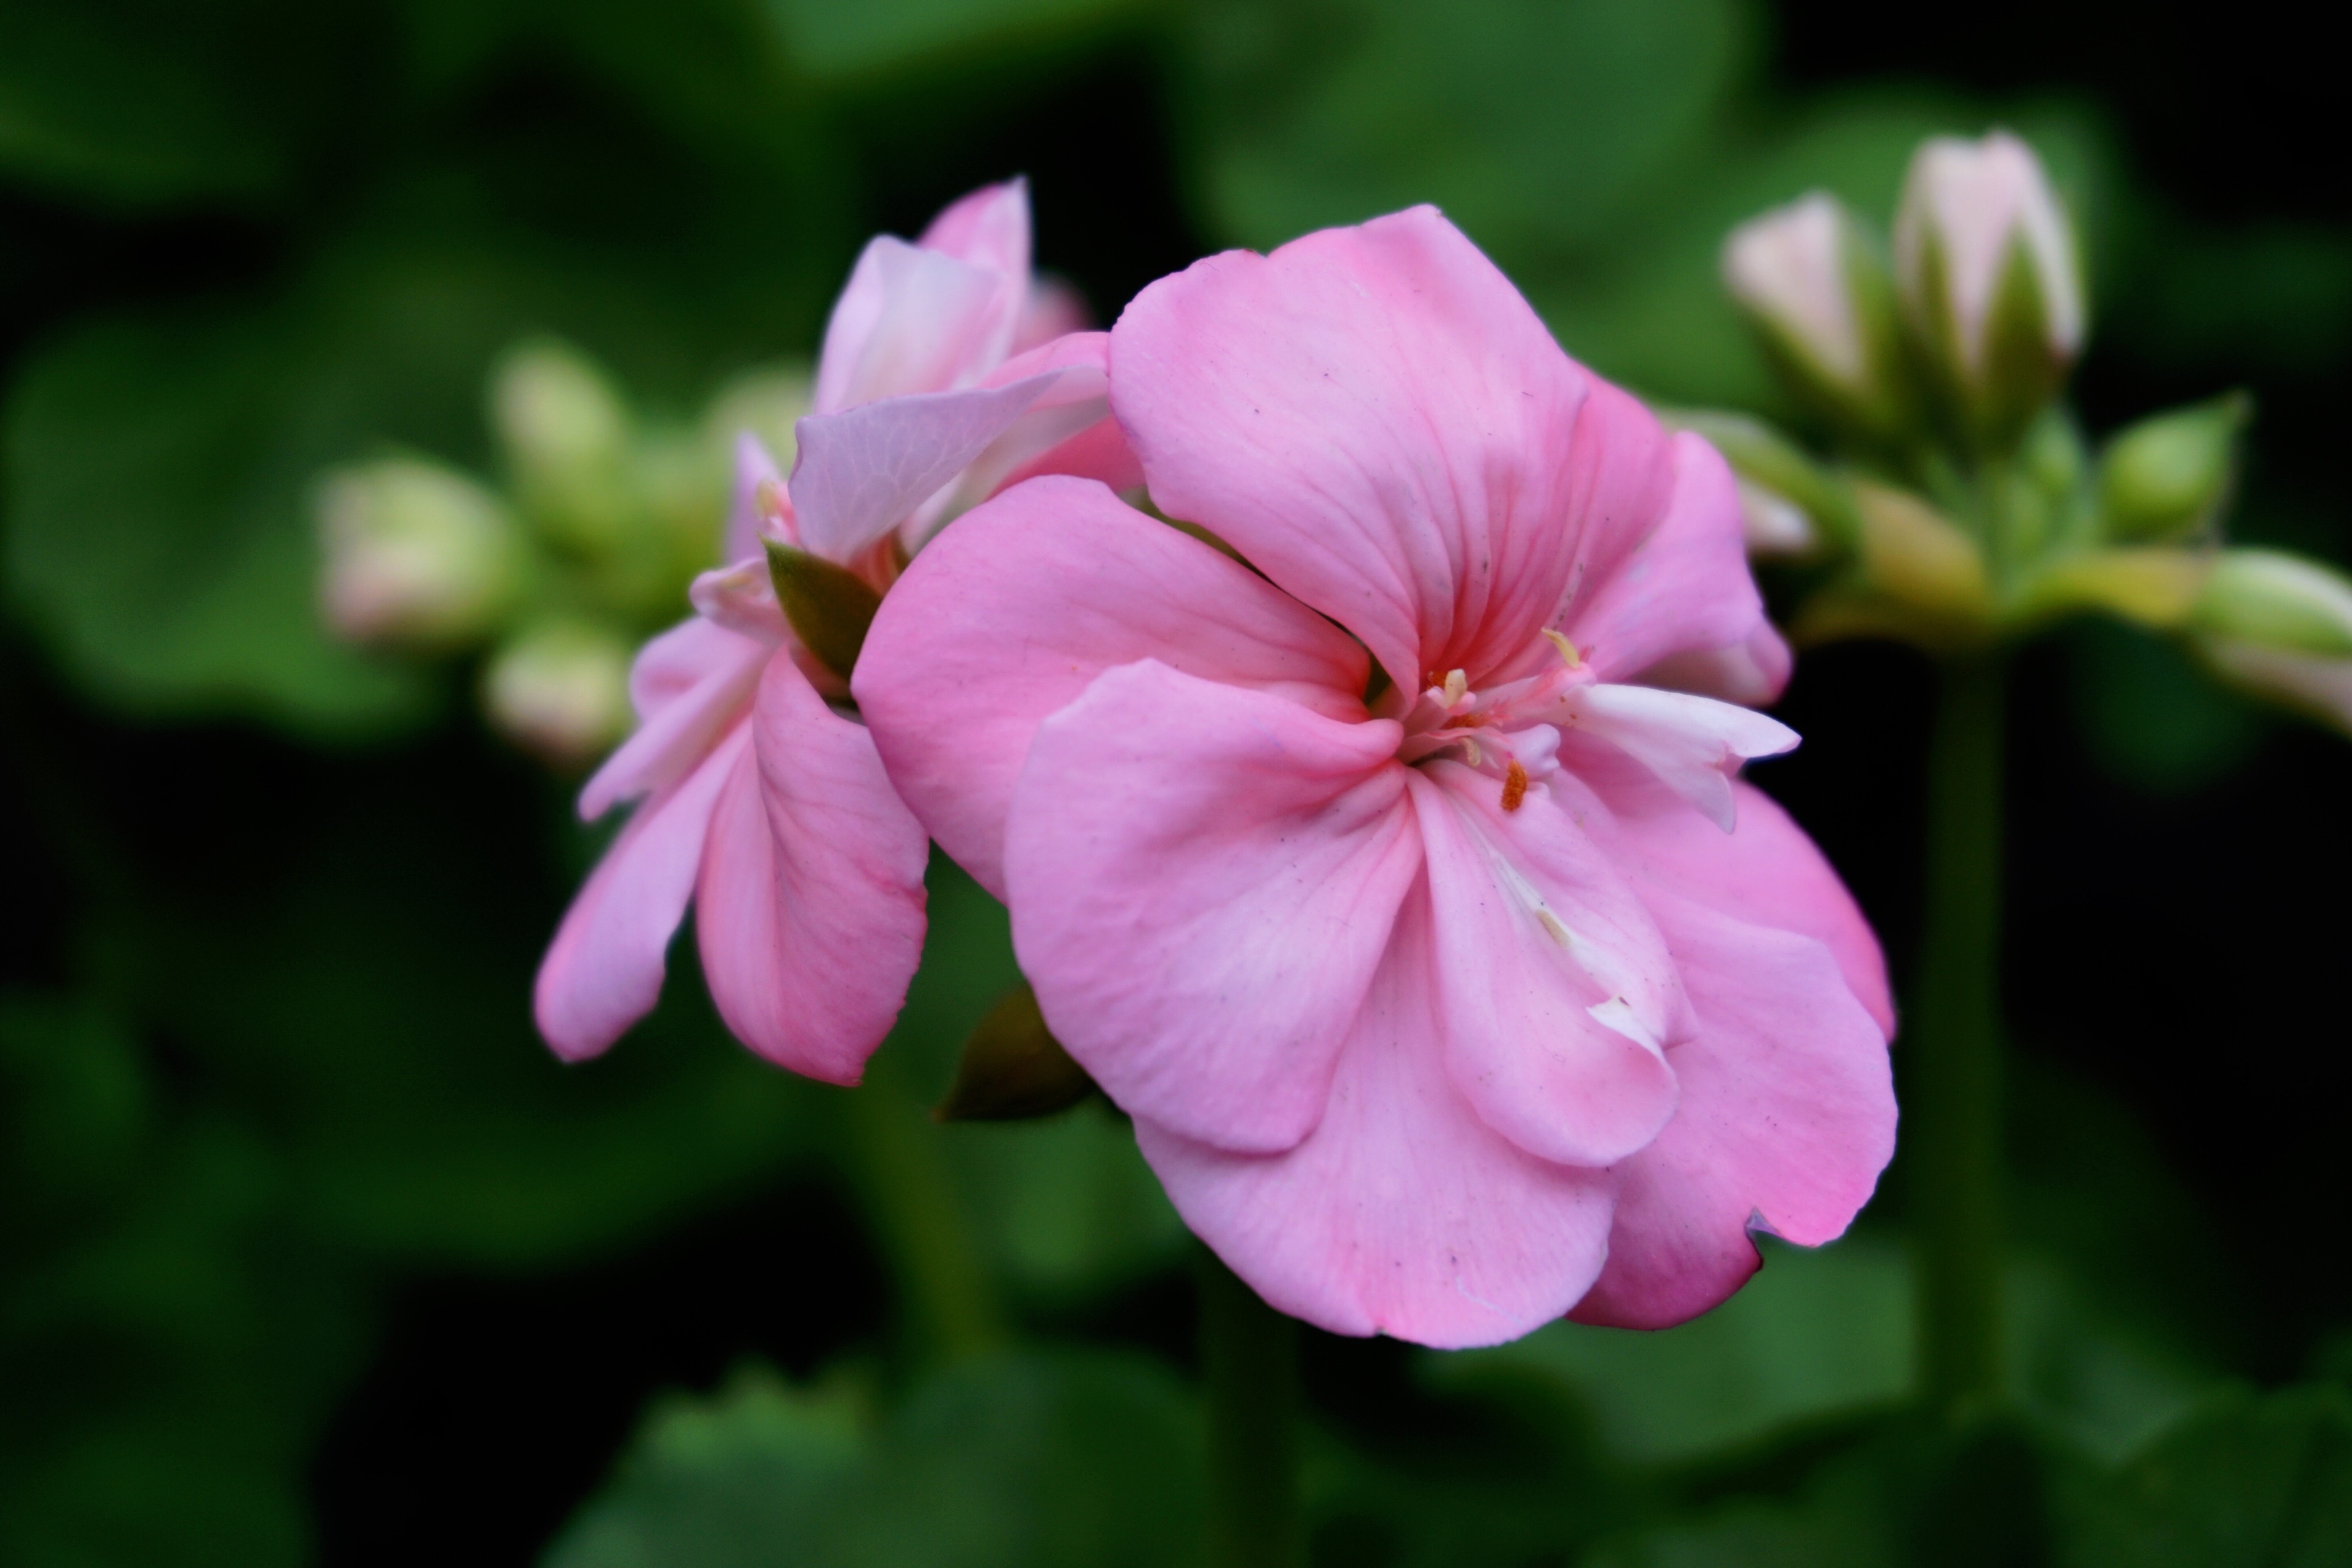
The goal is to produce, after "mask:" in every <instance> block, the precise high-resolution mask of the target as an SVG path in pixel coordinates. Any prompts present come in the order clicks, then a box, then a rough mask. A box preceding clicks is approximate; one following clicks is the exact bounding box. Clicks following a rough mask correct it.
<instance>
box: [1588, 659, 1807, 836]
mask: <svg viewBox="0 0 2352 1568" xmlns="http://www.w3.org/2000/svg"><path fill="white" fill-rule="evenodd" d="M1562 707H1563V708H1564V709H1565V710H1567V712H1568V714H1569V722H1570V724H1571V725H1572V726H1573V727H1574V728H1576V729H1577V730H1579V731H1582V732H1583V733H1585V734H1587V735H1591V736H1592V737H1594V738H1595V739H1597V740H1601V741H1605V742H1608V743H1609V744H1611V745H1612V746H1615V747H1616V748H1617V749H1618V750H1619V751H1621V752H1624V753H1625V754H1626V755H1627V756H1629V757H1631V758H1633V760H1634V761H1635V762H1637V763H1641V764H1642V765H1643V767H1645V768H1647V769H1649V770H1650V771H1651V772H1652V773H1655V774H1657V775H1658V779H1659V781H1660V782H1661V783H1663V784H1665V786H1666V787H1667V788H1668V789H1671V790H1673V791H1674V792H1675V794H1676V795H1680V796H1682V797H1683V799H1685V800H1686V801H1688V802H1690V804H1691V805H1695V806H1696V807H1697V808H1698V810H1699V812H1700V813H1701V814H1702V815H1703V816H1706V819H1707V820H1708V821H1709V822H1712V823H1714V824H1715V825H1716V826H1717V827H1720V828H1721V829H1723V831H1725V832H1726V833H1728V832H1730V831H1731V829H1732V826H1733V824H1734V822H1735V821H1737V819H1738V805H1737V803H1736V797H1735V796H1734V795H1733V794H1732V791H1731V782H1732V778H1733V776H1734V775H1735V774H1737V773H1738V772H1739V765H1740V763H1744V762H1746V761H1748V759H1749V758H1752V757H1769V756H1775V755H1778V754H1779V753H1780V752H1785V751H1788V750H1790V748H1792V747H1794V746H1795V745H1796V744H1797V732H1796V731H1794V730H1791V729H1790V728H1789V727H1788V726H1787V725H1786V724H1783V723H1781V722H1780V721H1779V720H1778V719H1773V718H1770V717H1768V716H1767V715H1765V714H1762V713H1759V712H1757V711H1756V710H1753V709H1750V708H1739V707H1735V706H1734V705H1732V704H1731V703H1728V702H1717V700H1715V699H1714V698H1712V697H1695V696H1693V695H1691V694H1690V693H1689V692H1686V691H1662V690H1660V689H1657V688H1656V687H1654V686H1609V685H1600V686H1580V687H1576V688H1574V689H1571V690H1570V692H1569V694H1568V696H1567V697H1566V698H1564V699H1563V700H1562Z"/></svg>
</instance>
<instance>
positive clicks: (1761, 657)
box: [1633, 621, 1797, 708]
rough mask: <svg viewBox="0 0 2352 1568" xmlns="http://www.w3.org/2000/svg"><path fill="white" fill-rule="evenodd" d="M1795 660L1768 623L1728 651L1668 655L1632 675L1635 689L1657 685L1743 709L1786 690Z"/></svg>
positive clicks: (1772, 699)
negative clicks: (1638, 686) (1714, 698)
mask: <svg viewBox="0 0 2352 1568" xmlns="http://www.w3.org/2000/svg"><path fill="white" fill-rule="evenodd" d="M1796 662H1797V661H1796V658H1795V656H1794V655H1792V654H1790V651H1789V645H1788V643H1787V642H1786V641H1785V640H1784V639H1783V638H1782V637H1781V636H1780V633H1779V632H1778V631H1776V630H1774V629H1773V626H1772V623H1771V622H1769V621H1759V622H1757V623H1756V629H1755V630H1754V631H1752V632H1750V633H1748V640H1747V641H1746V642H1743V643H1737V644H1734V645H1733V646H1732V647H1718V648H1709V649H1706V650H1704V651H1701V652H1695V653H1694V652H1685V653H1675V654H1668V655H1667V656H1666V657H1665V658H1662V659H1660V660H1659V661H1658V662H1657V663H1655V664H1654V665H1652V666H1650V667H1649V668H1647V669H1644V670H1643V671H1641V672H1640V673H1639V674H1637V675H1635V676H1634V677H1633V681H1634V683H1635V684H1636V685H1641V686H1663V687H1664V688H1665V689H1668V690H1669V691H1691V692H1696V693H1697V694H1698V695H1699V696H1701V697H1717V698H1721V699H1722V700H1724V701H1726V702H1737V703H1738V704H1739V705H1740V706H1741V707H1743V708H1769V707H1770V706H1771V705H1772V704H1773V703H1775V702H1778V701H1779V700H1780V693H1781V692H1783V691H1785V690H1787V689H1788V687H1789V674H1790V670H1792V669H1793V668H1795V666H1796Z"/></svg>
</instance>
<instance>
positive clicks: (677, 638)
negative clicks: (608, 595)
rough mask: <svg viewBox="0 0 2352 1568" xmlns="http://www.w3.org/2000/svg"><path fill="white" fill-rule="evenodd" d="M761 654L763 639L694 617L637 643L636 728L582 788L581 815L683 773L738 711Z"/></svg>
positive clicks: (632, 691)
mask: <svg viewBox="0 0 2352 1568" xmlns="http://www.w3.org/2000/svg"><path fill="white" fill-rule="evenodd" d="M767 658H768V647H767V645H766V644H764V643H761V642H758V641H755V640H753V639H752V638H751V637H743V636H741V635H740V634H738V633H735V632H730V631H729V630H728V629H726V628H725V627H724V626H713V625H712V624H711V623H710V622H709V621H706V620H702V619H700V618H699V617H698V618H696V619H694V620H690V621H685V622H682V623H680V624H679V625H677V626H672V627H671V628H670V629H669V630H667V631H666V632H664V633H662V635H661V636H659V637H656V638H654V639H653V641H651V642H649V643H647V644H646V646H645V647H642V648H640V649H638V650H637V659H636V663H635V665H634V666H632V667H631V668H630V670H629V699H630V700H631V701H632V702H633V703H634V704H635V707H636V710H637V720H638V724H637V730H636V732H635V734H633V735H631V736H630V737H629V738H628V739H627V740H625V741H624V742H621V744H620V746H619V748H618V749H617V750H615V751H614V752H613V754H612V755H611V756H610V757H607V758H606V759H605V760H604V766H603V767H601V768H598V769H597V770H596V772H595V773H594V775H593V776H592V777H591V778H590V779H589V781H588V783H587V784H586V785H584V786H583V788H582V789H581V791H580V815H581V816H583V817H585V818H587V819H589V820H590V821H593V820H594V819H596V818H597V817H600V816H604V813H606V812H607V811H610V810H611V809H612V808H613V806H614V804H615V803H616V802H619V801H623V800H626V799H628V798H629V797H630V796H632V795H649V794H652V793H655V792H656V791H659V790H662V789H666V788H667V787H668V786H669V785H670V784H675V783H676V782H677V780H679V779H681V778H684V777H685V776H686V774H687V772H688V769H690V768H692V767H693V766H694V765H695V764H696V763H699V762H700V761H701V760H702V759H703V758H704V757H705V756H707V755H709V752H710V749H711V747H713V746H715V745H717V744H718V743H719V736H721V735H722V734H724V733H726V731H727V730H728V728H729V727H730V725H732V724H734V723H735V722H736V721H738V720H740V718H741V717H742V716H743V709H744V707H745V705H746V704H747V703H749V702H750V700H751V689H752V687H753V686H754V685H756V684H757V683H758V681H759V679H760V667H761V665H762V664H764V663H766V662H767Z"/></svg>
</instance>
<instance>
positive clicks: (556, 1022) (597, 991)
mask: <svg viewBox="0 0 2352 1568" xmlns="http://www.w3.org/2000/svg"><path fill="white" fill-rule="evenodd" d="M750 747H751V730H750V727H749V726H748V725H739V726H738V727H737V728H736V729H735V730H734V731H733V732H731V733H730V734H729V735H728V736H727V737H726V739H725V740H723V741H721V742H719V745H718V747H717V749H716V750H714V751H712V752H710V753H709V756H707V757H705V758H704V759H702V763H701V765H700V766H699V767H698V768H696V769H695V770H694V771H693V772H692V773H689V774H688V775H687V776H686V778H685V780H684V782H683V783H681V784H677V785H676V786H675V787H673V788H671V789H669V790H667V791H666V792H665V793H663V794H660V795H656V796H654V798H653V799H651V800H649V801H647V802H646V804H645V805H642V806H640V807H639V808H638V810H637V813H636V815H635V816H632V817H631V818H630V819H629V823H628V826H625V827H624V828H622V829H621V836H620V837H618V838H616V839H614V841H613V847H611V848H610V849H607V850H606V851H605V852H604V859H603V860H601V861H599V862H598V863H597V866H596V869H595V870H594V871H593V872H591V873H590V874H589V877H588V881H587V885H586V886H584V887H583V888H582V889H580V894H579V896H578V897H577V898H575V899H573V900H572V908H571V909H570V910H566V911H565V913H564V916H563V923H562V925H561V926H559V927H557V928H556V932H555V941H554V942H551V943H550V944H549V946H548V950H547V957H546V958H545V959H544V960H542V961H541V963H540V966H539V981H538V984H537V985H536V986H535V987H534V991H533V997H532V1011H533V1013H534V1014H535V1015H536V1016H537V1018H538V1021H539V1032H540V1033H541V1035H542V1036H544V1037H546V1039H547V1043H548V1045H549V1046H550V1047H552V1048H553V1050H554V1052H555V1054H556V1055H557V1056H559V1057H562V1058H563V1059H564V1060H566V1061H580V1060H582V1059H583V1058H588V1057H593V1056H595V1055H596V1054H598V1053H599V1052H601V1051H603V1050H604V1048H605V1047H609V1046H610V1045H611V1044H612V1043H613V1042H614V1040H617V1039H619V1038H620V1037H622V1036H623V1035H624V1034H625V1033H627V1032H628V1028H629V1026H630V1025H632V1024H634V1023H635V1022H636V1021H637V1020H638V1019H639V1018H642V1017H644V1016H646V1014H647V1013H650V1012H652V1011H653V1006H654V1004H655V1002H656V1001H658V1000H659V999H660V997H661V984H662V958H663V955H664V954H665V953H666V952H667V951H668V949H669V939H670V936H671V933H672V932H674V931H677V922H678V921H679V920H680V919H681V918H682V917H683V916H684V915H685V913H686V905H687V900H688V899H690V898H691V897H692V896H693V894H694V879H695V868H696V867H697V866H698V865H699V864H700V863H701V860H702V845H703V839H704V838H705V837H706V836H707V835H708V832H709V826H710V817H711V812H712V809H713V808H714V807H715V805H717V803H718V800H719V791H720V789H721V787H722V786H723V785H724V784H726V782H727V778H728V775H729V774H730V773H731V772H732V771H733V770H734V767H735V763H737V761H738V760H739V759H740V758H741V757H744V756H746V755H748V754H749V752H750Z"/></svg>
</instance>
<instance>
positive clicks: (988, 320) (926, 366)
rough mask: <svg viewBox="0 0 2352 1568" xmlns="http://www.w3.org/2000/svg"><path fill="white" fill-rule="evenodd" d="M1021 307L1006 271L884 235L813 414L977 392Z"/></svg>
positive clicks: (841, 326) (861, 265)
mask: <svg viewBox="0 0 2352 1568" xmlns="http://www.w3.org/2000/svg"><path fill="white" fill-rule="evenodd" d="M1026 286H1027V284H1026V280H1025V279H1024V280H1023V283H1022V287H1023V288H1024V289H1025V288H1026ZM1018 308H1019V307H1018V300H1017V297H1016V298H1015V300H1014V302H1013V305H1012V307H1011V308H1010V309H1008V308H1007V305H1006V302H1005V278H1004V275H1003V273H1000V272H997V271H994V270H992V268H985V267H976V266H973V265H972V264H971V263H970V262H966V261H960V260H958V259H956V258H954V257H952V256H949V255H947V254H945V253H943V252H941V251H937V250H927V249H924V248H923V247H919V246H913V245H908V243H907V242H906V241H905V240H903V239H896V238H893V237H890V236H889V235H887V234H886V235H882V236H880V237H877V238H876V239H873V240H871V241H869V242H868V243H867V245H866V250H865V252H864V254H862V255H861V256H859V257H858V258H857V265H856V268H853V269H852V270H851V272H850V274H849V283H848V285H847V287H845V288H844V289H842V291H841V298H840V300H837V301H836V302H835V305H834V308H833V319H832V321H829V322H828V323H826V326H825V330H824V353H823V354H822V355H821V356H820V357H819V359H818V361H817V371H816V391H815V395H814V399H813V400H812V403H811V406H812V407H814V409H815V411H816V412H817V413H818V414H820V415H823V414H837V413H839V412H841V411H842V410H843V409H845V408H855V407H856V406H858V405H861V404H866V403H871V402H873V401H874V400H875V399H877V398H880V397H900V396H904V395H907V394H908V393H916V392H945V391H950V390H952V389H954V388H957V387H966V386H970V385H971V384H973V383H975V382H977V381H978V380H979V379H980V378H981V377H982V375H985V374H987V373H988V371H989V370H990V369H991V368H992V366H994V365H995V364H997V363H999V362H1000V361H1002V360H1003V358H1004V355H1005V351H1006V350H1007V349H1009V348H1010V347H1011V346H1012V338H1013V324H1014V321H1013V316H1014V312H1015V311H1017V310H1018Z"/></svg>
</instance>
